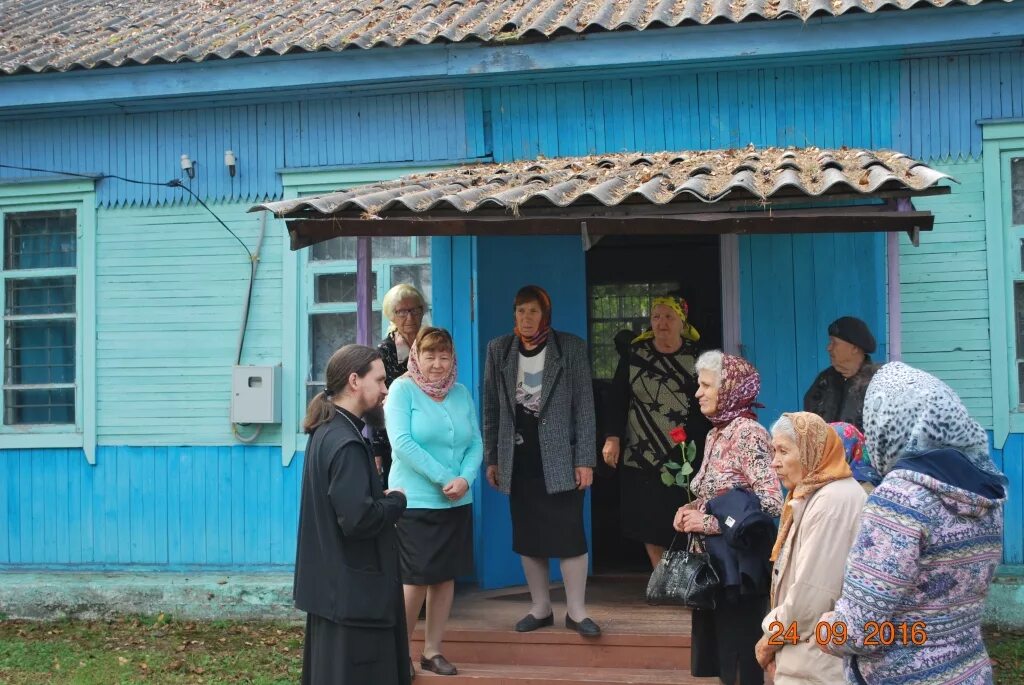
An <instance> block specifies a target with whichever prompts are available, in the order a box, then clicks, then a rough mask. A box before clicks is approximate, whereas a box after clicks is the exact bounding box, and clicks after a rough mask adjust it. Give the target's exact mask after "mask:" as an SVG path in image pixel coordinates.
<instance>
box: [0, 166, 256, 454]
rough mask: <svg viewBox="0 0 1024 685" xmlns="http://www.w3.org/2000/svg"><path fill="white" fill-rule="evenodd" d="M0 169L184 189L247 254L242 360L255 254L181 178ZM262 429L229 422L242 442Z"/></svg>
mask: <svg viewBox="0 0 1024 685" xmlns="http://www.w3.org/2000/svg"><path fill="white" fill-rule="evenodd" d="M0 169H16V170H18V171H34V172H37V173H42V174H55V175H59V176H72V177H75V178H87V179H90V180H93V181H102V180H105V179H108V178H113V179H117V180H119V181H124V182H125V183H133V184H135V185H143V186H158V187H161V188H180V189H181V190H184V191H185V192H186V193H188V194H189V195H191V196H192V198H193V199H194V200H195V201H196V202H198V203H199V204H200V206H202V208H203V209H205V210H206V211H207V212H209V213H210V215H211V216H212V217H213V218H214V219H216V220H217V223H219V224H220V225H221V226H223V227H224V230H226V231H227V232H228V233H230V234H231V237H233V238H234V239H235V240H237V241H238V244H239V245H241V246H242V249H243V250H245V254H247V255H248V256H249V287H248V292H247V293H246V296H245V320H244V321H243V322H242V335H241V338H240V341H239V346H238V359H236V360H235V364H236V365H237V364H240V363H241V361H242V359H241V356H242V349H243V348H244V347H245V333H246V329H247V328H248V327H249V309H250V308H251V306H252V292H253V290H254V288H253V285H254V281H255V280H256V263H257V258H256V257H255V256H253V254H252V251H251V250H250V249H249V248H248V247H247V246H246V244H245V243H244V242H242V239H241V238H239V237H238V235H237V234H236V233H235V232H234V231H232V230H231V227H230V226H228V225H227V224H226V223H224V220H223V219H221V218H220V217H219V216H217V213H216V212H214V211H213V210H212V209H210V206H209V205H207V204H206V203H205V202H203V199H202V198H201V197H199V195H197V194H196V193H195V192H194V191H193V190H192V189H191V188H189V187H188V186H187V185H185V184H184V183H182V182H181V179H178V178H173V179H171V180H170V181H165V182H163V183H160V182H157V181H140V180H139V179H135V178H127V177H125V176H119V175H117V174H80V173H77V172H74V171H57V170H55V169H40V168H38V167H30V166H19V165H16V164H2V163H0ZM262 429H263V426H261V425H257V426H256V429H255V431H254V432H253V433H252V434H250V435H247V436H246V435H242V434H241V432H239V430H238V426H237V425H236V424H231V432H232V433H233V434H234V436H235V438H237V439H238V440H239V441H241V442H244V443H251V442H254V441H255V440H256V439H257V438H258V437H259V435H260V431H261V430H262Z"/></svg>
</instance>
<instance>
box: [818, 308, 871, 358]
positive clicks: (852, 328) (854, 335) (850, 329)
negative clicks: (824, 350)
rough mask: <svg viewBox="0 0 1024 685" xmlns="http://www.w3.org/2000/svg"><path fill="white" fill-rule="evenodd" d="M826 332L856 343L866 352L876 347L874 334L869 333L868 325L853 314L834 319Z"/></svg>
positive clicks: (853, 343) (869, 352)
mask: <svg viewBox="0 0 1024 685" xmlns="http://www.w3.org/2000/svg"><path fill="white" fill-rule="evenodd" d="M828 334H829V335H831V336H832V337H834V338H839V339H840V340H845V341H846V342H848V343H850V344H851V345H856V346H857V347H859V348H860V349H862V350H864V351H865V352H867V353H868V354H871V353H873V352H874V351H875V349H876V348H877V345H876V344H875V336H873V335H871V329H870V328H868V325H867V324H866V323H864V322H863V321H861V320H860V319H858V318H857V317H855V316H844V317H841V318H839V319H836V320H835V321H833V322H832V323H831V324H829V327H828Z"/></svg>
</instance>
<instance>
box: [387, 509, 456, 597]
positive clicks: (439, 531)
mask: <svg viewBox="0 0 1024 685" xmlns="http://www.w3.org/2000/svg"><path fill="white" fill-rule="evenodd" d="M396 527H397V529H398V557H399V559H400V560H401V566H402V583H404V584H405V585H435V584H437V583H443V582H445V581H448V580H454V579H455V578H459V577H462V576H468V575H471V574H472V573H473V505H471V504H465V505H463V506H461V507H453V508H451V509H406V510H405V511H404V512H403V513H402V518H400V519H398V524H397V526H396Z"/></svg>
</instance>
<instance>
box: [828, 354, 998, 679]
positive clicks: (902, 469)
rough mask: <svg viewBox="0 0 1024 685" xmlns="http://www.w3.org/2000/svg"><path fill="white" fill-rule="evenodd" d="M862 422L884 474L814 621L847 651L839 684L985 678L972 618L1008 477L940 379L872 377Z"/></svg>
mask: <svg viewBox="0 0 1024 685" xmlns="http://www.w3.org/2000/svg"><path fill="white" fill-rule="evenodd" d="M864 429H865V430H864V432H865V434H866V436H867V441H868V448H869V450H870V452H871V455H872V459H873V461H874V465H875V468H876V469H878V472H879V473H881V474H882V476H883V480H882V483H881V485H879V486H878V487H877V488H876V489H875V490H874V492H872V494H871V495H870V496H869V497H868V501H867V504H866V505H865V507H864V515H863V518H862V520H861V527H860V533H859V534H858V536H857V539H856V542H855V543H854V545H853V548H852V549H851V550H850V556H849V558H848V560H847V565H846V575H845V578H844V580H843V593H842V596H841V597H840V598H839V600H838V601H837V602H836V607H835V611H833V612H829V613H827V614H825V615H824V616H822V621H826V622H830V623H831V624H832V631H831V635H833V636H834V637H833V638H832V639H825V640H822V642H824V643H825V644H824V645H823V646H822V649H824V650H825V651H827V652H829V653H831V654H835V655H837V656H843V657H846V659H845V661H846V678H847V682H849V683H868V684H869V685H883V684H884V685H902V684H904V683H906V684H910V683H915V684H916V683H928V684H929V685H942V684H943V683H991V682H992V667H991V665H990V663H989V658H988V654H987V653H986V652H985V645H984V643H983V642H982V638H981V616H982V611H983V609H984V606H985V594H986V593H987V592H988V587H989V584H990V583H991V581H992V576H993V574H994V573H995V569H996V565H997V564H998V563H999V561H1000V559H1001V557H1002V544H1001V543H1002V537H1003V502H1004V501H1005V497H1006V494H1005V492H1006V491H1005V487H1004V486H1005V483H1006V478H1005V476H1003V475H1002V474H1001V473H1000V472H999V470H998V469H997V468H996V466H995V464H994V463H993V462H992V459H991V457H990V456H989V453H988V440H987V437H986V435H985V431H984V430H983V429H982V427H981V426H980V425H979V424H978V422H977V421H975V420H974V419H972V418H971V417H970V415H969V414H968V413H967V409H966V408H965V407H964V405H963V403H962V402H961V401H960V398H959V397H957V395H956V393H954V392H953V390H952V389H950V387H949V386H947V385H946V384H945V383H943V382H942V381H940V380H939V379H937V378H935V377H934V376H931V375H929V374H927V373H925V372H923V371H919V370H918V369H914V368H911V367H909V366H907V365H905V364H901V363H899V362H891V363H889V364H886V365H885V366H883V367H882V368H881V370H879V371H878V373H877V374H875V377H874V379H873V380H872V381H871V385H870V386H869V387H868V392H867V396H866V398H865V402H864ZM840 634H842V637H839V635H840ZM821 635H825V632H824V629H822V632H821ZM826 637H828V636H827V635H826Z"/></svg>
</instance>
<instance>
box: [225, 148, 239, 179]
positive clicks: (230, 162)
mask: <svg viewBox="0 0 1024 685" xmlns="http://www.w3.org/2000/svg"><path fill="white" fill-rule="evenodd" d="M237 163H238V160H237V159H235V153H234V152H232V151H231V150H225V151H224V166H226V167H227V168H228V173H229V174H231V177H232V178H234V177H235V166H236V164H237Z"/></svg>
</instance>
